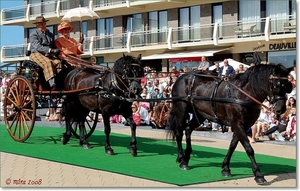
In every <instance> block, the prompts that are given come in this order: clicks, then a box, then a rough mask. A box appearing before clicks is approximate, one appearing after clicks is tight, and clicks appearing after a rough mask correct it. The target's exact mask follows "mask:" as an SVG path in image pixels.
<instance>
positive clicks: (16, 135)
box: [3, 76, 36, 142]
mask: <svg viewBox="0 0 300 191" xmlns="http://www.w3.org/2000/svg"><path fill="white" fill-rule="evenodd" d="M4 96H5V97H4V103H3V110H4V121H5V124H6V128H7V130H8V132H9V134H10V136H11V137H12V138H13V139H14V140H15V141H19V142H24V141H26V140H27V139H28V138H29V136H30V134H31V133H32V130H33V127H34V123H35V115H36V107H35V96H34V93H33V89H32V86H31V84H30V83H29V82H28V80H27V79H26V78H25V77H23V76H17V77H15V78H13V79H12V80H11V81H10V83H9V84H8V87H7V90H6V92H5V95H4Z"/></svg>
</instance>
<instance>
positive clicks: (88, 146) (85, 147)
mask: <svg viewBox="0 0 300 191" xmlns="http://www.w3.org/2000/svg"><path fill="white" fill-rule="evenodd" d="M81 146H82V148H84V149H90V148H91V146H90V145H89V144H82V145H81Z"/></svg>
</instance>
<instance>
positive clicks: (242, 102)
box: [188, 74, 287, 133]
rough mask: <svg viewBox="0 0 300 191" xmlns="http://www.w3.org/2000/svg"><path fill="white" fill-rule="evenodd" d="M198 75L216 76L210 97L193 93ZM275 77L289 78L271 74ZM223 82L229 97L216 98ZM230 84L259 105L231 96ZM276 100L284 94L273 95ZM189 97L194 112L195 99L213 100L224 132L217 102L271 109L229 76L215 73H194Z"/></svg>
mask: <svg viewBox="0 0 300 191" xmlns="http://www.w3.org/2000/svg"><path fill="white" fill-rule="evenodd" d="M197 76H201V77H208V78H214V79H215V81H216V83H215V86H214V89H213V91H212V93H211V96H210V97H203V96H194V95H192V89H193V87H194V85H195V79H196V77H197ZM273 79H279V80H281V79H282V80H286V79H287V78H286V77H277V76H274V75H271V76H270V80H273ZM222 82H226V83H227V84H226V85H225V91H226V92H227V98H216V93H217V90H218V88H219V86H220V84H221V83H222ZM230 85H231V86H233V87H234V88H236V89H237V90H239V91H240V92H242V93H243V94H245V95H246V96H247V97H249V98H250V99H252V100H253V101H254V102H256V103H257V104H258V105H259V106H257V105H253V104H252V103H250V102H246V101H244V100H240V99H234V98H231V88H230ZM271 92H272V93H274V89H273V86H271ZM273 97H274V98H273V99H275V100H279V99H282V96H278V95H276V96H273ZM188 98H189V100H190V102H191V103H192V104H191V105H192V109H193V112H194V113H196V109H195V106H194V100H204V101H210V102H211V106H212V110H213V112H214V117H215V120H216V121H217V123H218V124H219V125H220V126H221V127H222V132H223V133H224V132H225V125H224V124H223V123H222V122H221V120H219V118H218V116H217V115H216V113H217V111H216V102H223V103H238V104H241V105H245V106H249V107H258V108H259V109H260V107H261V106H263V107H265V108H267V109H269V108H268V107H267V106H265V105H264V104H262V103H261V102H259V101H258V100H257V99H255V98H254V97H253V96H251V95H249V94H248V93H247V92H245V91H243V90H242V89H241V88H239V87H238V86H236V85H235V84H233V83H231V82H230V81H229V78H228V77H222V78H220V77H218V76H215V75H208V74H194V75H193V79H192V83H191V86H190V88H189V94H188ZM195 116H196V120H197V121H198V123H199V124H200V122H199V119H198V117H197V115H195Z"/></svg>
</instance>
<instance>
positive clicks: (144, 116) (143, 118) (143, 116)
mask: <svg viewBox="0 0 300 191" xmlns="http://www.w3.org/2000/svg"><path fill="white" fill-rule="evenodd" d="M132 106H134V107H137V108H136V110H135V108H133V110H132V111H133V112H134V114H135V115H138V114H139V116H140V123H139V125H150V119H149V113H148V110H147V109H146V108H144V107H142V106H141V104H140V103H139V102H138V101H134V102H133V103H132ZM136 118H138V117H136Z"/></svg>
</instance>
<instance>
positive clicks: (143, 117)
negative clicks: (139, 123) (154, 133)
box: [140, 106, 150, 125]
mask: <svg viewBox="0 0 300 191" xmlns="http://www.w3.org/2000/svg"><path fill="white" fill-rule="evenodd" d="M140 116H141V120H144V121H145V122H146V124H147V125H149V124H150V119H149V113H148V111H147V109H145V108H144V107H142V106H141V107H140Z"/></svg>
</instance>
